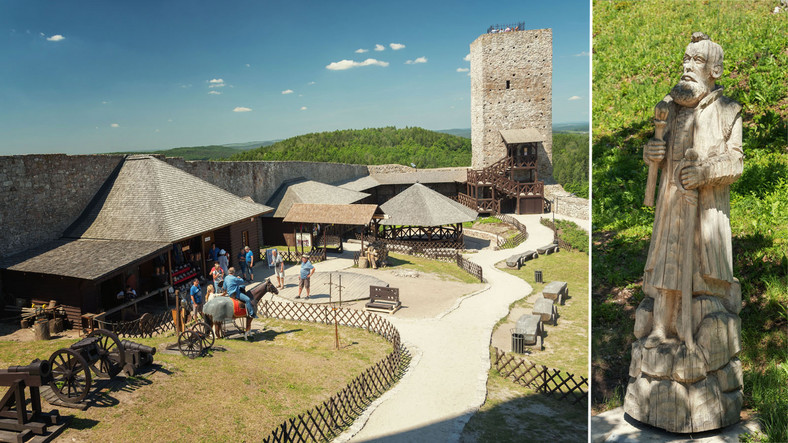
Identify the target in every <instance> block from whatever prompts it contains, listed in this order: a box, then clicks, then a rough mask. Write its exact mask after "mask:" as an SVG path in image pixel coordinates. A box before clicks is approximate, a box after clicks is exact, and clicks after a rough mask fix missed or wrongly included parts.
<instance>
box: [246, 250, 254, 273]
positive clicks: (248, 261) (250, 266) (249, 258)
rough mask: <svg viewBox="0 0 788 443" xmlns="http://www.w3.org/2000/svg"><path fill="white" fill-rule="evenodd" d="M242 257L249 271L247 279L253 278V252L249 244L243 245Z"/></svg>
mask: <svg viewBox="0 0 788 443" xmlns="http://www.w3.org/2000/svg"><path fill="white" fill-rule="evenodd" d="M244 251H246V254H244V258H245V259H246V269H247V270H248V271H249V280H250V281H251V280H254V253H253V252H252V249H251V248H249V246H245V247H244ZM244 278H246V274H244Z"/></svg>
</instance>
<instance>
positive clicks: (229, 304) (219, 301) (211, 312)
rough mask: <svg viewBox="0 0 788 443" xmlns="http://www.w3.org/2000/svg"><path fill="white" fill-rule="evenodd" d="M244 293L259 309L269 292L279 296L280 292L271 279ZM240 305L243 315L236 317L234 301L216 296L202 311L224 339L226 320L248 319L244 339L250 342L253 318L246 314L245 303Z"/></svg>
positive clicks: (218, 335) (217, 334) (247, 289)
mask: <svg viewBox="0 0 788 443" xmlns="http://www.w3.org/2000/svg"><path fill="white" fill-rule="evenodd" d="M243 292H244V294H246V296H247V297H249V298H250V299H251V300H252V306H254V307H255V309H257V305H258V303H260V300H262V298H263V296H264V295H265V294H267V293H269V292H272V293H274V294H279V290H278V289H276V286H274V284H273V283H271V280H270V279H268V280H266V281H265V282H264V283H252V284H250V285H247V286H246V290H245V291H243ZM240 303H241V309H240V311H241V313H242V314H243V315H236V310H235V307H234V305H233V299H232V298H230V297H227V296H221V295H219V296H214V297H213V298H211V299H210V300H209V301H208V303H206V304H205V306H203V308H202V311H203V314H204V315H205V319H206V320H207V321H208V322H209V323H213V327H214V330H215V331H216V332H215V333H216V336H217V337H220V338H221V337H222V323H224V321H225V320H232V319H234V318H242V317H246V332H245V333H244V338H245V339H246V340H249V331H250V330H251V329H252V317H249V314H248V313H247V312H246V307H245V306H244V303H243V302H240Z"/></svg>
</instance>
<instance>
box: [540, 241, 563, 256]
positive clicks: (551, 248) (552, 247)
mask: <svg viewBox="0 0 788 443" xmlns="http://www.w3.org/2000/svg"><path fill="white" fill-rule="evenodd" d="M536 252H538V253H539V254H542V255H545V254H552V253H553V252H558V243H550V244H549V245H545V246H542V247H541V248H537V249H536Z"/></svg>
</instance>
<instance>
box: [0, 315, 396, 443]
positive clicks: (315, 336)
mask: <svg viewBox="0 0 788 443" xmlns="http://www.w3.org/2000/svg"><path fill="white" fill-rule="evenodd" d="M265 323H266V326H267V327H268V330H267V331H266V332H264V333H263V334H262V337H263V338H259V339H258V340H257V341H255V342H252V343H246V342H243V341H239V340H218V341H217V343H216V346H222V347H225V348H227V350H226V351H214V352H213V353H212V354H211V355H210V356H208V357H204V358H196V359H194V360H189V359H187V358H186V357H183V356H181V355H180V354H177V355H169V354H165V353H162V352H157V353H156V355H155V356H154V364H156V365H161V367H162V368H163V369H160V370H158V371H156V372H155V373H147V374H142V375H139V376H137V377H132V378H129V379H128V381H127V383H125V384H121V385H122V386H123V387H122V388H121V389H120V390H106V389H105V390H103V391H102V394H100V395H101V398H100V399H99V400H98V401H97V403H98V405H99V406H95V407H90V408H88V409H87V410H86V411H78V410H71V409H67V410H65V411H64V410H63V409H62V408H61V409H60V411H61V413H65V414H73V415H74V417H75V419H74V420H73V421H72V424H71V425H70V427H69V429H67V430H66V431H65V432H64V434H63V437H62V438H63V440H69V441H70V440H71V438H72V437H73V438H76V439H77V441H228V442H230V441H254V440H258V439H260V438H261V432H267V431H269V430H272V429H273V428H274V426H276V425H278V424H279V423H280V422H281V421H283V420H285V418H287V417H292V416H295V415H296V414H300V413H302V412H304V411H306V410H307V409H309V408H311V407H312V406H314V405H315V404H317V403H319V402H321V401H323V400H325V399H327V398H328V397H329V396H330V395H332V394H333V393H335V392H336V391H338V390H339V389H341V388H342V387H343V386H344V385H345V384H347V383H348V382H349V381H350V380H352V378H353V377H355V376H357V375H358V374H360V373H361V372H362V370H364V369H366V368H367V367H369V366H371V365H372V364H374V363H375V362H377V361H378V360H380V359H381V358H383V357H384V356H385V355H386V353H388V352H390V350H391V346H390V345H389V344H388V342H386V341H385V340H383V339H382V338H381V337H379V336H378V335H375V334H370V333H367V332H366V331H364V330H360V329H356V328H347V327H340V329H339V331H340V332H339V334H340V345H341V346H343V348H342V349H340V350H339V351H336V350H334V328H333V326H331V325H320V324H313V323H302V322H292V321H282V320H266V321H265ZM273 331H277V332H278V333H279V334H275V333H274V332H273ZM74 341H75V340H68V339H63V340H52V341H46V342H27V343H18V342H0V367H3V368H5V367H8V366H9V365H18V364H27V363H28V362H30V360H32V359H33V358H35V357H38V358H48V357H49V355H50V354H51V353H52V352H53V351H55V350H57V349H59V348H61V347H68V346H69V345H70V344H72V343H73V342H74ZM132 341H136V342H139V343H143V344H146V345H149V346H158V345H161V344H165V343H173V342H177V337H176V336H164V337H156V338H149V339H134V340H132ZM167 371H169V372H170V374H168V375H167V374H166V373H167ZM94 383H95V382H94ZM116 399H117V400H116ZM114 403H117V404H114ZM106 405H109V406H111V407H106ZM44 406H45V408H46V407H48V404H47V403H44Z"/></svg>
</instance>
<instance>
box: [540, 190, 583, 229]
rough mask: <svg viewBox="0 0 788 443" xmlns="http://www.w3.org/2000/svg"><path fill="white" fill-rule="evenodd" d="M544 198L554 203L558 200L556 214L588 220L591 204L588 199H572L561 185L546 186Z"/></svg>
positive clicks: (555, 208)
mask: <svg viewBox="0 0 788 443" xmlns="http://www.w3.org/2000/svg"><path fill="white" fill-rule="evenodd" d="M544 197H545V198H546V199H547V200H550V201H554V200H556V198H557V201H556V203H555V207H554V208H553V210H554V211H555V213H556V214H562V215H566V216H569V217H575V218H579V219H583V220H588V218H589V210H590V204H591V202H590V201H589V200H588V199H586V198H581V197H571V194H570V193H569V192H566V191H564V188H563V186H561V185H545V187H544Z"/></svg>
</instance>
